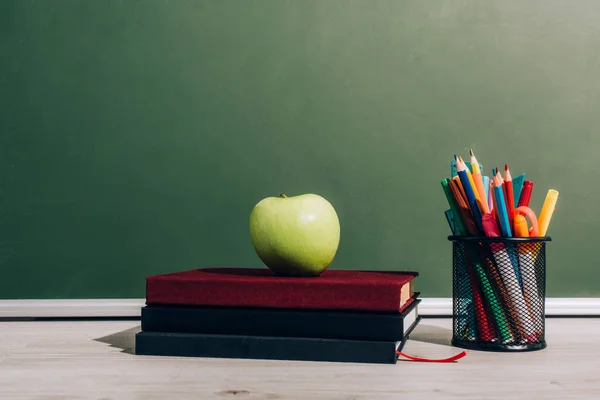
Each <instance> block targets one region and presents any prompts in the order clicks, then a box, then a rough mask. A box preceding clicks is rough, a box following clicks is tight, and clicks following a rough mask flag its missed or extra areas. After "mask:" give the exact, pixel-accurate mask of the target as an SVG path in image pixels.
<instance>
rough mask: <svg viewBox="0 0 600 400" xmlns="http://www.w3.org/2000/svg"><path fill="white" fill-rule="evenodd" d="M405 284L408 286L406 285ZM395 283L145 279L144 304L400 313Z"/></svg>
mask: <svg viewBox="0 0 600 400" xmlns="http://www.w3.org/2000/svg"><path fill="white" fill-rule="evenodd" d="M407 284H408V283H407ZM400 289H401V285H397V284H389V283H386V284H372V283H365V284H356V283H352V284H347V285H339V286H336V287H332V286H331V285H320V284H318V283H315V284H311V285H296V284H285V285H282V284H281V283H277V284H269V283H256V284H252V285H248V284H245V283H242V282H226V283H224V282H197V281H196V282H188V281H167V280H161V279H159V278H148V279H147V283H146V304H173V305H175V304H178V305H198V306H230V307H266V308H302V309H348V310H363V311H388V312H398V311H399V310H400Z"/></svg>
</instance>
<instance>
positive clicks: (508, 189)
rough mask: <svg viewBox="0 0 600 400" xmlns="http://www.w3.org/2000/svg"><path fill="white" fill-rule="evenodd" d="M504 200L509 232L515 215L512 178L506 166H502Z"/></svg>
mask: <svg viewBox="0 0 600 400" xmlns="http://www.w3.org/2000/svg"><path fill="white" fill-rule="evenodd" d="M503 186H504V199H505V200H506V211H507V212H508V222H510V230H511V231H513V219H514V215H513V214H514V213H515V194H514V191H513V183H512V176H511V175H510V170H509V169H508V164H504V185H503Z"/></svg>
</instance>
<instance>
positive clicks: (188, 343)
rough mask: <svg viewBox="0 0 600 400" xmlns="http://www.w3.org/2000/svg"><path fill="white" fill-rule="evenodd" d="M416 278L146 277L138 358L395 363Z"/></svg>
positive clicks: (246, 272)
mask: <svg viewBox="0 0 600 400" xmlns="http://www.w3.org/2000/svg"><path fill="white" fill-rule="evenodd" d="M417 276H418V274H417V273H416V272H387V271H385V272H384V271H350V270H327V271H325V272H323V273H322V274H321V275H320V276H318V277H311V278H296V277H281V276H277V275H275V274H273V273H272V272H271V271H270V270H268V269H248V268H203V269H195V270H190V271H184V272H177V273H170V274H164V275H156V276H150V277H148V278H147V280H146V304H145V306H144V307H143V308H142V316H141V331H140V332H139V333H138V334H137V335H136V354H138V355H162V356H189V357H214V358H252V359H275V360H305V361H330V362H356V363H384V364H394V363H396V361H397V358H398V356H397V351H400V350H401V349H402V347H403V345H404V343H405V342H406V340H407V338H408V334H409V333H410V332H411V331H412V329H414V327H415V326H416V325H417V324H418V322H419V320H420V316H419V313H418V305H419V302H420V299H419V298H418V296H419V293H418V292H415V291H414V280H415V279H414V278H416V277H417Z"/></svg>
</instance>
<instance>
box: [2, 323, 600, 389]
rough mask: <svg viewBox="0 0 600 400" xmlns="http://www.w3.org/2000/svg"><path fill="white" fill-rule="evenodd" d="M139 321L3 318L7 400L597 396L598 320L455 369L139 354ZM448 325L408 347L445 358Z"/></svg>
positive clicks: (473, 357) (474, 356) (471, 357)
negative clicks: (535, 345)
mask: <svg viewBox="0 0 600 400" xmlns="http://www.w3.org/2000/svg"><path fill="white" fill-rule="evenodd" d="M138 330H139V322H137V321H97V322H39V321H31V322H0V399H7V400H8V399H10V400H20V399H47V400H50V399H53V400H54V399H94V400H100V399H103V400H107V399H144V400H153V399H194V400H198V399H202V400H203V399H226V398H238V399H242V400H254V399H302V400H320V399H323V400H324V399H346V400H350V399H355V400H370V399H408V398H416V399H426V400H429V399H442V398H444V399H462V400H466V399H496V398H498V399H500V398H502V399H512V398H528V399H529V398H532V399H535V398H543V399H594V398H595V399H597V398H600V319H556V318H552V319H548V320H547V341H548V348H547V349H545V350H541V351H537V352H530V353H510V354H506V353H487V352H477V351H471V352H469V354H468V355H467V356H466V357H465V358H463V359H461V360H460V361H458V362H456V363H454V364H435V363H417V362H411V361H399V362H398V364H396V365H369V364H343V363H340V364H337V363H310V362H297V361H256V360H232V359H199V358H170V357H148V356H135V355H133V354H132V352H133V346H134V334H135V333H136V332H137V331H138ZM450 337H451V333H450V320H449V319H423V320H422V322H421V324H420V325H419V326H418V327H417V329H416V330H415V332H414V333H413V335H412V338H411V340H409V342H408V343H407V344H406V347H405V349H404V351H405V352H406V353H408V354H411V355H416V356H424V357H432V358H437V357H447V356H450V355H453V354H456V353H457V352H458V351H460V349H456V348H452V347H450V346H449V342H450Z"/></svg>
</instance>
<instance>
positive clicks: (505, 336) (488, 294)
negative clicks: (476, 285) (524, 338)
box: [474, 263, 513, 342]
mask: <svg viewBox="0 0 600 400" xmlns="http://www.w3.org/2000/svg"><path fill="white" fill-rule="evenodd" d="M474 266H475V272H476V273H477V277H478V278H479V281H480V282H481V290H482V292H483V297H484V298H485V299H486V302H487V303H488V306H489V308H490V309H491V310H492V316H493V318H494V320H495V322H496V327H497V328H498V333H499V334H500V339H501V340H502V341H503V342H508V341H510V340H513V336H512V334H511V332H510V327H509V326H508V322H507V321H506V318H505V317H504V313H503V312H502V307H501V306H500V303H499V302H498V298H497V297H496V293H494V289H493V288H492V285H491V284H490V281H489V280H488V277H487V275H486V274H485V271H484V270H483V268H482V267H481V264H479V263H477V264H475V265H474Z"/></svg>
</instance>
